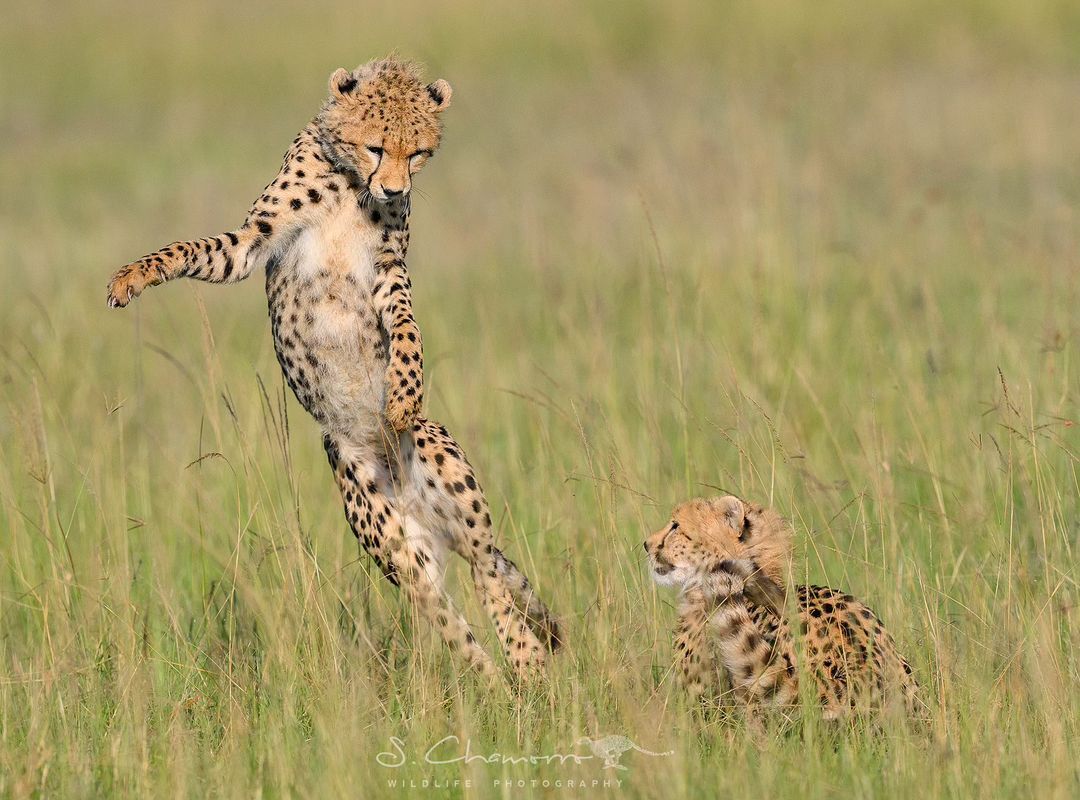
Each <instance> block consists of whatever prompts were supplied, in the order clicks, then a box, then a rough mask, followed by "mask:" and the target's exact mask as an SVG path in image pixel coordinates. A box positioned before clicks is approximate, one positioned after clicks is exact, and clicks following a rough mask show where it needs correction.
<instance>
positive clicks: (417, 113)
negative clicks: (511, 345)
mask: <svg viewBox="0 0 1080 800" xmlns="http://www.w3.org/2000/svg"><path fill="white" fill-rule="evenodd" d="M329 89H330V96H329V98H328V99H327V100H326V102H325V103H324V104H323V107H322V110H321V111H320V112H319V114H318V115H317V116H316V117H315V118H314V119H313V120H312V121H311V122H310V123H309V124H308V126H307V127H306V128H304V130H303V131H301V133H300V135H299V136H297V137H296V138H295V139H294V140H293V143H292V147H291V148H290V149H289V151H288V152H287V153H286V154H285V160H284V162H283V164H282V166H281V170H280V172H278V175H277V177H275V178H274V179H273V180H272V181H271V182H270V183H269V184H268V185H267V186H266V188H265V189H263V191H262V193H261V195H260V196H259V198H258V199H257V200H256V201H255V203H254V205H253V206H252V207H251V211H250V212H249V213H248V216H247V219H246V220H245V221H244V224H243V225H241V226H240V227H239V228H237V229H235V230H232V231H227V232H226V233H222V234H219V235H217V236H209V237H204V238H202V239H196V240H194V241H188V242H174V243H173V244H170V245H168V246H166V247H164V248H162V249H161V250H158V251H157V252H154V253H151V254H150V255H148V256H144V257H143V258H140V259H139V260H138V261H135V262H134V263H131V264H128V265H127V266H125V267H123V268H122V269H120V270H119V271H118V272H117V273H116V274H115V275H114V276H113V278H112V281H111V282H110V283H109V289H108V302H109V305H110V306H112V307H114V308H119V307H123V306H126V305H127V304H128V303H129V302H131V300H132V299H133V298H135V297H137V296H138V295H139V294H140V293H141V292H142V291H143V290H144V289H146V288H147V287H149V286H155V285H157V284H159V283H164V282H165V281H170V280H173V279H175V278H195V279H197V280H201V281H209V282H211V283H235V282H237V281H241V280H243V279H244V278H246V277H248V275H250V274H251V273H252V272H253V271H254V270H256V269H257V268H259V267H265V269H266V294H267V297H268V300H269V307H270V327H271V332H272V334H273V339H274V349H275V351H276V352H277V358H278V362H279V363H280V365H281V369H282V371H283V372H284V374H285V379H286V381H287V382H288V384H289V387H290V388H291V389H292V391H293V393H294V394H295V395H296V398H297V400H299V401H300V405H302V406H303V407H304V409H305V410H307V412H308V413H309V414H311V416H312V417H314V418H315V419H316V420H317V421H318V423H319V424H320V426H321V427H322V432H323V444H324V446H325V449H326V454H327V457H328V458H329V461H330V467H331V469H333V471H334V477H335V479H336V480H337V484H338V488H339V489H340V491H341V497H342V499H343V500H344V503H345V516H346V518H347V519H348V521H349V525H350V526H351V527H352V530H353V533H355V534H356V536H357V537H358V538H359V539H360V541H361V542H362V543H363V545H364V548H365V549H366V550H367V552H368V553H369V554H371V556H372V557H373V558H374V560H375V562H376V563H377V564H378V565H379V567H380V568H381V569H382V571H383V572H384V574H385V575H386V577H387V578H388V579H389V580H390V581H391V582H393V583H394V584H396V585H400V586H402V587H403V588H404V589H405V591H406V594H407V596H408V597H409V599H410V600H411V601H412V602H413V603H414V604H415V606H416V607H417V608H418V609H419V611H420V613H421V614H422V615H423V617H425V618H426V619H427V620H428V621H429V622H430V623H431V624H433V625H434V626H435V627H436V628H437V629H438V631H439V633H440V634H441V635H442V637H443V639H444V640H445V641H446V643H447V645H448V646H449V647H450V648H451V649H454V650H456V651H458V652H459V653H461V654H462V655H463V656H464V658H465V660H466V661H467V662H468V663H470V664H472V665H473V666H475V667H477V668H478V669H479V670H480V671H481V672H483V673H485V674H492V673H493V672H494V671H495V668H494V665H493V662H492V660H491V658H490V657H489V656H488V654H487V653H486V652H485V651H484V649H483V648H481V647H480V645H479V644H478V643H477V641H476V639H475V638H474V636H473V634H472V632H471V631H470V630H469V626H468V624H467V623H466V621H465V619H464V618H463V617H462V616H461V614H460V613H459V612H458V611H456V610H455V608H454V606H453V604H452V603H451V601H450V598H449V595H448V594H447V592H446V590H445V588H444V585H443V576H444V569H445V565H446V561H447V559H448V558H449V555H450V553H451V552H453V553H457V554H458V555H459V556H461V557H463V558H464V559H465V560H466V561H468V563H469V567H470V569H471V573H472V580H473V584H474V587H475V589H476V592H477V594H478V596H479V598H480V602H481V603H482V605H483V606H484V608H485V609H486V610H487V612H488V614H489V615H490V616H491V618H492V620H493V621H494V623H495V627H496V628H497V630H498V635H499V639H500V641H501V643H502V646H503V648H504V650H505V652H506V655H507V658H508V660H509V661H510V663H511V665H512V666H513V667H514V668H515V670H516V671H517V672H518V673H521V674H531V673H533V672H535V671H536V670H537V668H539V667H542V666H543V664H544V662H545V659H546V651H548V650H554V649H555V647H556V646H557V645H558V643H559V634H558V629H557V626H556V622H555V620H554V618H553V617H552V616H551V613H550V612H549V611H548V609H547V607H546V606H545V605H544V604H543V603H542V602H541V601H540V599H539V598H538V597H537V596H536V595H535V593H534V592H533V590H532V587H531V586H530V584H529V581H528V580H527V579H526V578H525V576H524V575H523V574H522V573H521V571H520V570H519V569H518V568H517V567H516V566H515V565H514V563H513V562H512V561H511V560H510V559H508V558H507V557H506V556H504V555H503V554H502V552H501V551H500V550H499V549H498V548H497V547H495V544H494V538H493V535H492V528H491V515H490V513H489V512H488V504H487V500H486V499H485V498H484V493H483V491H482V490H481V488H480V484H479V483H478V482H477V480H476V476H475V474H474V473H473V470H472V467H471V466H470V465H469V462H468V461H467V460H466V459H465V455H464V454H463V453H462V450H461V447H460V445H458V443H457V442H456V441H454V439H453V438H452V437H451V436H450V434H449V433H447V431H446V428H444V427H443V426H442V425H439V424H438V423H437V422H433V421H431V420H428V419H424V418H422V417H421V416H420V411H421V405H422V400H423V364H424V358H423V349H422V345H421V341H420V329H419V327H417V324H416V320H415V318H414V317H413V310H412V287H411V284H410V282H409V274H408V271H407V270H406V268H405V252H406V249H407V248H408V245H409V197H410V196H409V192H410V189H411V188H412V183H413V178H414V176H415V175H416V173H417V172H419V171H420V168H421V167H422V166H423V165H424V163H425V162H426V161H427V160H428V159H429V158H431V157H432V156H433V155H434V153H435V151H436V150H437V149H438V146H439V141H440V139H441V136H442V122H441V114H442V112H443V111H445V110H446V108H447V107H448V106H449V105H450V93H451V92H450V85H449V84H448V83H447V82H446V81H444V80H437V81H435V82H433V83H424V82H423V81H422V80H421V79H420V74H419V70H418V68H416V67H415V66H413V65H411V64H407V63H404V62H401V61H397V60H395V59H387V60H384V61H373V62H371V63H369V64H366V65H365V66H362V67H359V68H357V69H355V70H353V71H351V72H349V71H346V70H344V69H339V70H337V71H336V72H334V74H333V75H331V76H330V87H329Z"/></svg>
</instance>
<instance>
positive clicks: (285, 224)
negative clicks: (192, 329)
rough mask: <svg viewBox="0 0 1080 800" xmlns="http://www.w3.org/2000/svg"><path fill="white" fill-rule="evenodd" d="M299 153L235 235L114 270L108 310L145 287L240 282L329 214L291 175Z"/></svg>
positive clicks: (167, 250) (170, 249)
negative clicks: (175, 282)
mask: <svg viewBox="0 0 1080 800" xmlns="http://www.w3.org/2000/svg"><path fill="white" fill-rule="evenodd" d="M297 152H298V146H297V145H296V144H294V145H293V148H292V149H291V150H289V152H288V153H287V154H286V156H285V162H284V163H283V164H282V167H281V170H280V171H279V172H278V175H277V177H276V178H274V180H273V181H272V182H271V183H269V184H268V185H267V186H266V188H265V189H264V190H263V193H262V195H260V197H259V199H258V200H256V201H255V202H254V203H253V204H252V206H251V209H250V210H249V211H248V215H247V218H246V219H245V220H244V224H243V225H241V226H240V227H239V228H237V229H236V230H233V231H226V232H225V233H221V234H218V235H217V236H207V237H204V238H202V239H195V240H193V241H188V242H173V243H172V244H170V245H166V246H165V247H163V248H161V249H160V250H155V251H154V252H153V253H150V254H149V255H146V256H143V257H142V258H140V259H139V260H138V261H133V262H132V263H130V264H127V265H126V266H123V267H121V268H120V269H119V270H117V271H116V273H115V274H114V275H113V276H112V279H111V280H110V281H109V288H108V296H107V300H108V303H109V306H110V307H111V308H123V307H124V306H126V305H127V304H128V303H130V302H131V301H132V300H134V299H135V298H136V297H138V296H139V295H140V294H142V292H143V290H144V289H146V288H147V287H149V286H157V285H158V284H159V283H165V282H166V281H171V280H174V279H176V278H194V279H196V280H200V281H208V282H210V283H236V282H237V281H242V280H244V278H246V277H248V276H249V275H250V274H251V273H252V272H253V271H254V270H255V269H256V268H258V267H260V266H262V265H263V264H265V263H266V261H267V259H269V258H270V256H271V255H272V254H273V253H274V251H275V250H276V249H277V248H278V247H279V246H280V245H282V243H284V242H287V241H288V240H289V239H290V237H292V236H295V235H296V233H297V232H298V231H299V230H300V229H301V228H303V227H304V226H307V225H310V224H312V223H313V222H315V221H317V220H318V219H320V218H321V217H322V215H324V214H326V213H328V212H327V208H328V205H329V204H328V203H318V202H313V201H314V198H316V197H320V195H319V193H318V191H317V190H315V189H313V188H310V187H309V184H307V183H303V182H301V181H298V180H297V179H296V176H295V175H290V174H289V169H290V167H289V165H290V163H291V159H292V158H293V156H294V155H296V153H297ZM290 179H291V180H290ZM317 185H318V186H320V187H333V188H334V190H335V191H336V190H337V188H338V187H337V185H336V184H335V183H333V182H332V181H322V182H321V183H318V184H317Z"/></svg>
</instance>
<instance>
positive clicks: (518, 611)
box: [410, 420, 560, 675]
mask: <svg viewBox="0 0 1080 800" xmlns="http://www.w3.org/2000/svg"><path fill="white" fill-rule="evenodd" d="M410 462H411V463H410V468H411V470H412V480H413V483H414V485H415V486H416V487H417V488H418V491H419V492H420V493H421V496H422V497H423V498H424V500H423V504H424V505H425V506H428V507H431V508H433V509H435V510H436V513H438V514H439V516H440V517H441V518H442V524H443V526H444V527H445V528H446V529H447V532H448V533H449V534H450V538H451V543H452V545H451V546H452V547H453V548H454V551H455V552H457V553H458V554H459V555H460V556H462V557H463V558H464V559H465V560H466V561H468V562H469V566H470V570H471V574H472V580H473V587H474V589H475V591H476V593H477V597H478V598H479V600H480V603H481V604H482V605H483V607H484V609H485V610H486V611H487V612H488V614H489V615H490V616H491V619H492V621H493V622H494V624H495V628H496V631H497V632H498V635H499V640H500V642H501V643H502V646H503V649H504V651H505V652H506V656H507V659H508V660H509V662H510V664H511V665H512V666H513V668H514V670H515V671H516V672H517V673H518V674H520V675H528V674H532V673H534V672H537V671H538V670H540V669H542V668H543V666H544V664H545V662H546V657H547V652H548V651H553V650H555V649H556V648H557V647H558V645H559V642H560V639H559V629H558V623H557V622H556V620H555V618H554V616H553V615H552V614H551V612H550V611H549V610H548V609H547V606H545V605H544V603H543V602H542V601H541V600H540V599H539V598H538V597H537V596H536V593H535V592H534V590H533V588H532V585H531V584H530V583H529V581H528V579H526V578H525V576H524V575H523V574H522V573H521V571H520V570H519V569H518V568H517V566H516V565H515V564H514V563H513V562H512V561H511V560H510V559H508V558H507V557H506V556H505V555H503V553H502V552H501V551H500V550H499V549H498V548H496V547H495V544H494V537H493V535H492V529H491V514H490V512H489V510H488V504H487V500H486V499H485V497H484V492H483V490H482V489H481V488H480V485H479V483H478V482H477V480H476V476H475V474H474V473H473V469H472V467H471V466H470V465H469V462H468V461H467V460H466V458H465V456H464V454H463V453H462V451H461V448H460V446H458V444H457V442H456V441H454V439H453V437H451V436H450V434H449V433H447V431H446V428H444V427H443V426H441V425H439V424H438V423H435V422H431V421H430V420H419V421H418V422H417V423H416V425H415V426H414V428H413V451H412V453H411V457H410Z"/></svg>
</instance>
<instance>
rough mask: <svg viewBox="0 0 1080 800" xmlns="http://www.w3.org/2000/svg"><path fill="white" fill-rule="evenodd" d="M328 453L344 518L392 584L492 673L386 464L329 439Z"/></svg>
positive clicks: (453, 645) (433, 544) (431, 543)
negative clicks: (405, 510) (352, 455)
mask: <svg viewBox="0 0 1080 800" xmlns="http://www.w3.org/2000/svg"><path fill="white" fill-rule="evenodd" d="M346 450H347V448H346ZM327 455H328V456H329V460H330V466H331V467H332V468H333V470H334V476H335V478H336V479H337V482H338V487H339V488H340V490H341V495H342V499H343V500H344V503H345V517H346V519H348V521H349V525H350V526H351V527H352V529H353V533H355V534H356V536H357V537H358V538H359V539H360V541H361V542H362V543H363V545H364V548H365V549H366V550H367V551H368V552H369V553H370V554H371V555H372V556H373V557H374V558H375V560H376V563H378V564H379V565H380V566H381V567H382V568H383V572H384V573H385V574H386V576H387V577H388V578H389V579H390V580H391V582H393V583H396V584H399V585H400V586H401V587H402V589H404V591H405V594H406V596H407V597H408V598H409V600H410V601H411V602H412V604H413V607H414V608H415V609H416V610H417V611H419V612H420V615H421V616H422V617H423V618H424V619H426V620H427V621H428V622H429V623H430V624H431V625H432V627H434V628H435V630H436V631H437V632H438V633H439V635H440V636H441V637H442V639H443V641H444V642H445V643H446V645H447V646H448V647H449V648H450V649H451V650H453V651H455V652H457V653H459V654H460V655H461V656H462V658H464V660H465V661H466V663H468V664H469V665H470V666H471V667H473V668H474V669H476V670H477V671H478V672H479V673H480V674H482V675H484V676H487V677H493V676H494V675H495V666H494V663H493V662H492V660H491V657H490V656H489V655H488V654H487V653H486V652H485V651H484V649H483V648H482V647H481V646H480V645H479V643H477V641H476V638H475V637H474V636H473V634H472V631H471V630H470V629H469V624H468V622H466V620H465V618H464V617H463V616H462V615H461V613H460V612H459V611H458V610H457V609H456V608H455V607H454V604H453V602H452V601H451V599H450V596H449V594H447V592H446V588H445V586H444V585H443V575H442V561H443V558H442V554H441V553H439V552H438V550H437V548H438V547H439V542H438V541H437V540H435V539H434V538H433V537H431V536H430V535H427V532H426V530H425V526H424V525H423V522H422V521H414V520H413V519H411V518H410V517H409V516H407V515H405V514H403V513H402V509H401V507H400V504H399V498H398V497H396V496H395V488H396V487H395V486H394V485H393V483H392V482H391V481H390V478H389V474H388V471H387V469H386V468H385V466H382V465H380V464H378V463H375V462H373V461H372V460H370V459H363V458H350V457H349V456H348V455H347V453H343V452H342V448H341V447H339V446H337V445H336V444H333V443H331V444H329V445H328V446H327Z"/></svg>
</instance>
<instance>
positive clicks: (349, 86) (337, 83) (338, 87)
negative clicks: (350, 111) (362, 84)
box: [330, 67, 359, 98]
mask: <svg viewBox="0 0 1080 800" xmlns="http://www.w3.org/2000/svg"><path fill="white" fill-rule="evenodd" d="M358 83H359V81H358V80H357V79H356V76H355V75H353V74H352V73H351V72H349V71H348V70H347V69H345V68H343V67H338V68H337V69H335V70H334V74H333V75H331V76H330V93H331V94H332V95H334V97H337V98H343V97H347V96H349V95H350V94H352V93H353V90H354V89H356V86H357V84H358Z"/></svg>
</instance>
